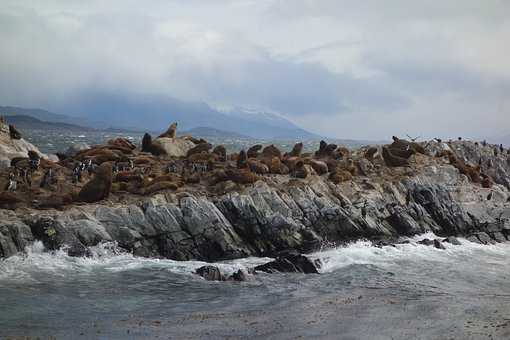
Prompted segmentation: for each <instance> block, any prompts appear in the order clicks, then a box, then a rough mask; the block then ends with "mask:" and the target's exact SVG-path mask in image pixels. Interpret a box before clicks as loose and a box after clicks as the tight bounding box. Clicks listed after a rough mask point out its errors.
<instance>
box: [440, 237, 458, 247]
mask: <svg viewBox="0 0 510 340" xmlns="http://www.w3.org/2000/svg"><path fill="white" fill-rule="evenodd" d="M443 242H446V243H450V244H453V245H454V246H460V245H461V243H460V241H459V240H457V238H456V237H454V236H448V237H447V238H445V239H444V240H443Z"/></svg>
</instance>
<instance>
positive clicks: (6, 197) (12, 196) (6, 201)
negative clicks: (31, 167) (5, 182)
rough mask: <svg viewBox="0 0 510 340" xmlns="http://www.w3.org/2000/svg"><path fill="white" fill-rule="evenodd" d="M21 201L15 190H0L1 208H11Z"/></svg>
mask: <svg viewBox="0 0 510 340" xmlns="http://www.w3.org/2000/svg"><path fill="white" fill-rule="evenodd" d="M23 202H24V200H23V198H22V197H21V196H20V195H19V194H17V193H15V192H10V191H0V208H2V209H11V210H13V209H15V208H16V207H17V206H18V205H19V204H21V203H23Z"/></svg>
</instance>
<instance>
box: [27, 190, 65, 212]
mask: <svg viewBox="0 0 510 340" xmlns="http://www.w3.org/2000/svg"><path fill="white" fill-rule="evenodd" d="M73 201H74V198H73V194H71V193H67V194H60V193H52V194H50V195H45V196H39V197H37V199H36V200H35V201H34V202H33V205H34V207H36V208H38V209H60V208H62V207H64V206H66V205H69V204H71V203H73Z"/></svg>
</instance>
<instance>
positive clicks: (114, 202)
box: [0, 122, 510, 272]
mask: <svg viewBox="0 0 510 340" xmlns="http://www.w3.org/2000/svg"><path fill="white" fill-rule="evenodd" d="M2 124H3V125H2V127H1V129H0V134H1V136H0V142H1V149H0V150H1V152H2V155H1V156H2V157H3V159H8V162H4V163H6V164H4V163H2V164H3V167H2V169H1V172H0V188H1V190H3V191H1V192H0V207H1V209H0V257H9V256H11V255H13V254H15V253H17V252H21V251H23V250H24V248H25V247H26V246H27V245H29V244H31V243H32V242H34V241H35V240H40V241H42V242H43V244H44V246H45V247H46V248H47V249H49V250H55V249H58V248H62V247H63V248H65V249H67V252H68V254H69V255H72V256H87V254H88V247H91V246H95V245H97V244H99V243H101V242H116V243H117V244H118V246H120V247H121V248H123V249H126V250H127V251H129V252H132V253H133V254H134V255H136V256H143V257H160V258H168V259H174V260H190V259H196V260H204V261H209V262H211V261H218V260H225V259H234V258H241V257H248V256H268V257H276V258H281V257H282V256H283V257H285V256H290V257H291V258H293V259H294V260H296V261H297V262H299V261H301V260H300V259H301V257H300V255H296V253H308V252H311V251H315V250H318V249H320V248H321V247H328V246H334V245H341V244H343V243H346V242H349V241H353V240H358V239H366V240H371V241H372V242H373V243H374V245H377V246H385V245H391V244H392V243H394V242H397V240H398V238H399V237H400V236H411V235H415V234H421V233H425V232H433V233H435V234H436V235H439V236H442V237H444V242H453V243H455V238H454V237H455V236H464V237H466V238H468V239H469V240H471V241H473V242H477V243H483V244H487V243H494V242H504V241H506V240H507V238H510V151H509V150H506V149H504V148H503V147H502V146H497V145H489V144H487V143H485V142H472V141H463V140H455V141H441V140H431V141H426V142H420V143H418V142H414V141H409V140H405V139H400V138H398V137H393V143H391V144H388V145H377V146H367V147H363V148H359V149H356V150H349V149H347V148H345V147H341V146H337V145H334V144H328V143H326V142H324V141H322V142H321V143H320V147H319V149H318V150H316V151H314V152H310V153H305V152H303V150H302V149H303V144H302V143H297V144H296V145H295V146H294V148H293V149H292V150H288V151H287V152H284V151H282V150H279V149H278V148H277V147H275V146H274V145H266V146H263V145H254V146H253V147H251V148H249V149H248V150H242V151H240V152H239V153H234V154H227V152H226V149H225V147H223V146H222V145H211V144H210V143H208V142H207V141H206V140H203V139H195V138H193V137H192V136H183V137H176V129H177V124H176V123H174V124H172V125H171V126H170V127H169V128H168V130H167V131H166V132H165V133H163V134H162V135H160V136H158V137H157V138H155V139H153V138H152V137H151V136H150V135H148V134H146V135H145V136H144V138H143V140H142V143H141V145H135V144H133V143H132V142H131V141H129V140H127V139H124V138H117V139H114V140H110V141H108V142H107V143H106V144H104V145H97V146H93V147H88V146H81V147H74V148H70V149H69V150H67V152H65V153H62V154H58V159H55V158H48V156H46V155H43V154H41V153H40V152H39V151H38V150H37V148H36V147H35V146H33V145H31V144H29V143H27V142H24V141H22V142H20V140H21V136H20V135H19V133H17V134H13V131H14V130H15V128H14V127H11V128H10V129H9V127H7V126H6V125H5V124H4V123H3V122H2ZM20 143H22V144H23V145H24V148H21V147H19V144H20ZM13 150H14V151H16V152H14V151H13ZM430 244H431V246H436V247H437V248H441V243H440V242H432V241H431V242H430ZM282 254H283V255H282ZM285 254H287V255H285ZM288 254H291V255H288ZM280 265H281V263H280ZM303 267H306V264H305V265H304V266H300V265H299V264H298V265H297V266H296V267H294V268H293V269H295V270H302V269H303ZM278 268H280V269H282V270H286V266H280V267H278ZM266 269H267V268H266ZM302 271H306V270H302ZM310 271H311V272H313V269H310Z"/></svg>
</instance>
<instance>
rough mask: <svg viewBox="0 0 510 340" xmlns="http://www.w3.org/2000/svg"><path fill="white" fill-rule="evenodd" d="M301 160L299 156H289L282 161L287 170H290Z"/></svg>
mask: <svg viewBox="0 0 510 340" xmlns="http://www.w3.org/2000/svg"><path fill="white" fill-rule="evenodd" d="M302 161H303V160H302V159H301V158H299V157H289V158H286V159H284V160H283V163H284V164H285V165H286V166H287V167H288V168H289V170H290V171H291V172H292V171H294V169H295V168H296V166H297V164H298V163H299V162H302Z"/></svg>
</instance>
